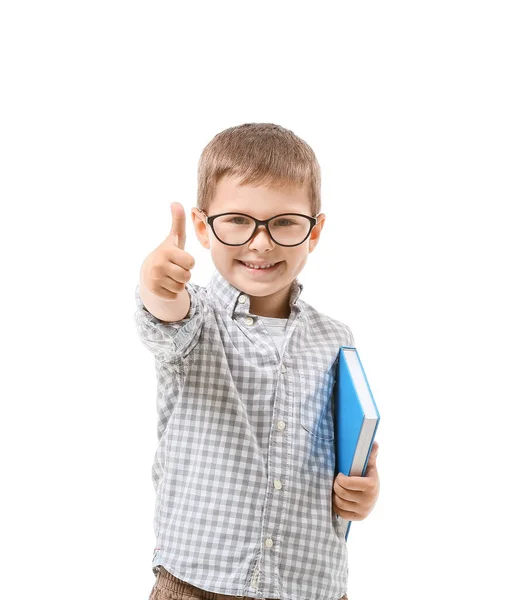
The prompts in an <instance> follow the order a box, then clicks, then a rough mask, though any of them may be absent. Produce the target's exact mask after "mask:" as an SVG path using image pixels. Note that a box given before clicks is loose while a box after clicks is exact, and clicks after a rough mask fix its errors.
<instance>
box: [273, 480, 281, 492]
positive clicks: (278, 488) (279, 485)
mask: <svg viewBox="0 0 521 600" xmlns="http://www.w3.org/2000/svg"><path fill="white" fill-rule="evenodd" d="M273 486H274V487H275V489H276V490H280V488H281V487H282V483H281V481H280V479H275V481H274V482H273Z"/></svg>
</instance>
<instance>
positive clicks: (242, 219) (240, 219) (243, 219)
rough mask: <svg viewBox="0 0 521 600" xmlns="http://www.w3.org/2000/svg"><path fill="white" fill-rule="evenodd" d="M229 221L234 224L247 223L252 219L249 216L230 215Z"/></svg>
mask: <svg viewBox="0 0 521 600" xmlns="http://www.w3.org/2000/svg"><path fill="white" fill-rule="evenodd" d="M228 222H229V223H233V224H234V225H247V224H249V222H250V220H249V219H248V218H247V217H230V219H228Z"/></svg>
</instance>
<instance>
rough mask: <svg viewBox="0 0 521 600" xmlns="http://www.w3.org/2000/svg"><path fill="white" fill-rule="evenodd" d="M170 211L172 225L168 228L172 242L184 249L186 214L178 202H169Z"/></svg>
mask: <svg viewBox="0 0 521 600" xmlns="http://www.w3.org/2000/svg"><path fill="white" fill-rule="evenodd" d="M170 212H171V213H172V227H171V229H170V235H171V236H172V237H173V239H174V244H175V245H176V246H177V247H178V248H181V249H182V250H184V249H185V242H186V216H185V209H184V208H183V205H182V204H180V203H179V202H172V204H170Z"/></svg>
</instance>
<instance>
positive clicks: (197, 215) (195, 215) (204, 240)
mask: <svg viewBox="0 0 521 600" xmlns="http://www.w3.org/2000/svg"><path fill="white" fill-rule="evenodd" d="M191 214H192V222H193V224H194V231H195V235H196V236H197V239H198V240H199V241H200V242H201V244H202V245H203V246H204V247H205V248H207V249H208V250H209V249H210V240H209V239H208V228H207V227H206V221H205V217H204V215H203V213H202V212H200V211H199V209H198V208H192V211H191Z"/></svg>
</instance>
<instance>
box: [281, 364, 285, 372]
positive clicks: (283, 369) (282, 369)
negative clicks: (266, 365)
mask: <svg viewBox="0 0 521 600" xmlns="http://www.w3.org/2000/svg"><path fill="white" fill-rule="evenodd" d="M281 371H282V372H283V373H285V372H286V367H285V366H284V365H282V368H281Z"/></svg>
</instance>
